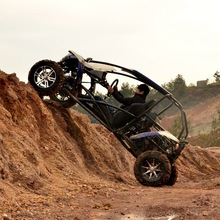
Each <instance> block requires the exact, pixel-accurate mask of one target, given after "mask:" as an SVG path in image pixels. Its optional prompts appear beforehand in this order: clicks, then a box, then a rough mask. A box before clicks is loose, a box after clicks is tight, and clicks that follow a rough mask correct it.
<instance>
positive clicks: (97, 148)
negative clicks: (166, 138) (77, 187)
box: [0, 71, 220, 194]
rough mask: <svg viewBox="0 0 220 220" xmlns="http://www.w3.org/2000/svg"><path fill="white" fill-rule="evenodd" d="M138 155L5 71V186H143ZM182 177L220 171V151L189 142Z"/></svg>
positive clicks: (0, 116)
mask: <svg viewBox="0 0 220 220" xmlns="http://www.w3.org/2000/svg"><path fill="white" fill-rule="evenodd" d="M134 161H135V159H134V158H133V157H132V156H131V155H130V154H129V153H128V152H127V151H126V150H125V149H124V148H123V147H122V146H121V145H120V143H119V142H118V141H117V140H116V139H115V138H114V136H113V134H112V133H110V132H109V131H107V130H106V129H105V128H104V127H103V126H101V125H95V124H91V123H90V121H89V119H88V117H87V116H85V115H82V114H80V113H78V112H76V111H74V110H72V109H64V108H62V107H60V106H58V105H56V104H54V103H50V102H46V101H42V100H41V99H40V98H39V96H38V95H37V93H36V92H35V91H34V90H33V88H32V87H31V86H30V85H29V84H25V83H24V82H20V81H19V80H18V78H17V77H16V74H5V73H4V72H2V71H0V194H1V193H2V194H3V193H5V192H3V191H2V190H1V186H3V185H4V186H6V185H7V187H9V188H10V189H13V188H16V187H17V186H19V187H22V188H23V189H25V190H32V191H35V192H37V191H38V190H40V189H41V188H43V187H44V186H45V185H47V186H48V185H50V186H51V187H55V186H56V180H57V181H58V180H60V179H62V180H63V181H70V180H71V181H72V184H78V183H79V181H80V180H88V181H91V182H92V181H96V179H99V180H103V181H113V182H123V183H126V184H138V183H137V182H136V180H135V178H134V176H133V164H134ZM177 165H178V169H179V179H178V181H183V182H184V181H185V182H186V181H190V180H192V181H194V180H195V181H197V180H199V179H201V178H206V177H207V175H208V176H209V178H211V176H210V174H212V173H215V174H216V173H219V172H220V162H219V153H218V151H211V150H207V149H201V148H200V147H193V146H190V145H188V146H187V147H186V148H185V150H184V152H183V154H182V155H181V157H180V158H179V159H178V161H177Z"/></svg>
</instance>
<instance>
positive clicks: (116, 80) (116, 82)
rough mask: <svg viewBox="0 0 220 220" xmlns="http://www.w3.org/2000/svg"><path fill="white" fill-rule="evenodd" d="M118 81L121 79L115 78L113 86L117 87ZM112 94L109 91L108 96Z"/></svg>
mask: <svg viewBox="0 0 220 220" xmlns="http://www.w3.org/2000/svg"><path fill="white" fill-rule="evenodd" d="M118 81H119V80H118V79H115V80H114V81H113V82H112V84H111V85H110V86H111V87H112V88H113V87H115V86H118ZM111 95H112V94H111V93H109V92H108V93H107V96H109V97H110V96H111Z"/></svg>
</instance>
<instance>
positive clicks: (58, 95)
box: [28, 51, 188, 186]
mask: <svg viewBox="0 0 220 220" xmlns="http://www.w3.org/2000/svg"><path fill="white" fill-rule="evenodd" d="M28 80H29V82H30V84H31V85H32V86H33V87H34V89H35V90H36V91H37V92H38V94H39V95H40V96H41V97H42V98H44V97H45V96H46V97H50V99H52V100H53V101H56V102H59V103H60V104H61V105H62V106H63V107H65V108H69V107H72V106H74V105H79V106H81V107H82V108H83V109H85V110H86V111H87V112H88V113H90V115H92V116H93V117H94V118H95V119H96V120H97V121H99V122H100V123H101V124H102V125H104V126H105V127H106V128H107V129H108V130H109V131H111V132H113V134H114V135H115V136H116V137H117V139H118V140H119V141H120V142H121V144H122V145H123V146H124V147H125V148H126V149H127V150H128V151H129V152H130V153H131V154H132V155H133V156H134V157H135V158H136V162H135V164H134V174H135V177H136V179H137V180H138V181H139V182H140V183H141V184H143V185H147V186H161V185H173V184H174V183H175V182H176V179H177V175H178V172H177V168H176V165H175V160H176V159H177V158H178V156H179V155H180V153H181V152H182V150H183V149H184V147H185V145H186V144H187V141H186V138H187V135H188V129H187V121H186V115H185V112H184V110H183V108H182V106H181V104H180V103H179V102H178V101H177V100H176V99H175V98H174V97H173V95H172V94H171V93H170V92H168V91H167V90H166V89H164V88H162V87H161V86H159V85H158V84H157V83H155V82H154V81H152V80H151V79H149V78H148V77H146V76H145V75H143V74H142V73H140V72H138V71H136V70H132V69H128V68H125V67H122V66H119V65H115V64H111V63H107V62H101V61H96V60H93V59H92V58H87V59H84V58H83V57H82V56H80V55H78V54H77V53H75V52H73V51H69V53H68V54H67V55H66V56H65V57H64V58H63V59H62V60H61V61H59V62H55V61H51V60H41V61H39V62H37V63H36V64H34V65H33V66H32V68H31V69H30V72H29V75H28ZM108 82H112V83H111V86H112V87H114V86H115V85H118V84H120V83H121V82H128V83H129V84H131V85H138V84H140V83H145V84H147V85H148V86H149V87H150V88H151V93H153V96H152V97H154V98H156V99H152V97H150V98H149V97H147V99H148V100H146V103H135V104H132V105H131V106H130V107H129V108H128V109H126V110H125V109H122V108H120V106H118V105H115V104H112V103H111V102H108V101H107V100H108V99H109V98H107V99H106V100H103V99H101V98H97V97H99V96H97V93H96V92H97V91H102V90H103V89H104V91H106V89H107V88H108V86H109V83H108ZM98 87H99V89H98ZM108 96H110V95H109V94H107V97H108ZM177 113H178V114H177ZM174 115H175V117H174ZM177 115H179V116H177ZM170 130H171V131H170Z"/></svg>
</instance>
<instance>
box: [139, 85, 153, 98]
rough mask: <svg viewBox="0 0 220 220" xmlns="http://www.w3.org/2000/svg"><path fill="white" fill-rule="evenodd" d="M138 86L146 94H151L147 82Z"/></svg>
mask: <svg viewBox="0 0 220 220" xmlns="http://www.w3.org/2000/svg"><path fill="white" fill-rule="evenodd" d="M137 88H138V89H139V90H140V91H141V92H142V91H143V92H144V95H145V96H147V95H148V94H149V92H150V89H149V87H148V86H147V85H146V84H140V85H139V86H138V87H137Z"/></svg>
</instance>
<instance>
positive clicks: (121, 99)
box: [108, 86, 135, 105]
mask: <svg viewBox="0 0 220 220" xmlns="http://www.w3.org/2000/svg"><path fill="white" fill-rule="evenodd" d="M108 92H109V93H110V94H112V95H113V96H114V98H115V99H116V100H117V101H118V102H120V103H121V104H124V105H131V104H132V103H134V102H135V100H133V97H128V98H126V97H124V96H123V95H122V94H121V93H120V92H118V89H117V87H114V88H112V87H111V86H109V87H108Z"/></svg>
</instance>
